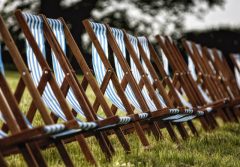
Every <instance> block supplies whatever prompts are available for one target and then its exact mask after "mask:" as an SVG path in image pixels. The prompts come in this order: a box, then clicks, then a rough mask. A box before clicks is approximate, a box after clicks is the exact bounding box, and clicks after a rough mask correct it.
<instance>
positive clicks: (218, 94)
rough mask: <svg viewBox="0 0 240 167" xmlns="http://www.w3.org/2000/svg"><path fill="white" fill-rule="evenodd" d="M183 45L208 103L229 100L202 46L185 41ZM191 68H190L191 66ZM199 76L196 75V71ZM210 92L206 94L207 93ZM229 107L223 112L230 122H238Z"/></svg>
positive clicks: (192, 71)
mask: <svg viewBox="0 0 240 167" xmlns="http://www.w3.org/2000/svg"><path fill="white" fill-rule="evenodd" d="M183 45H184V47H185V49H186V51H187V53H188V55H189V56H188V61H189V62H190V63H189V64H191V73H195V74H194V75H195V76H197V80H198V81H197V82H199V84H198V85H199V88H201V86H200V85H201V84H202V86H204V88H205V90H203V89H202V90H201V91H202V92H203V93H202V94H205V97H206V99H209V100H208V103H212V102H213V101H217V100H223V101H224V100H225V99H229V100H230V97H229V94H228V92H227V90H225V89H224V88H223V87H222V85H221V83H220V82H219V80H218V78H217V77H216V76H215V78H214V77H213V75H212V73H213V71H212V70H211V67H210V66H209V63H208V61H207V60H206V58H205V53H204V52H203V50H202V48H201V46H200V45H196V44H195V43H193V42H190V41H183ZM189 67H190V66H189ZM195 70H196V71H197V72H198V74H196V71H195ZM206 91H207V92H208V94H207V93H205V92H206ZM229 107H231V106H229V105H226V107H224V108H223V109H222V110H223V112H224V113H225V115H226V117H227V119H228V120H230V121H237V117H236V115H235V114H234V113H233V112H232V111H231V109H229Z"/></svg>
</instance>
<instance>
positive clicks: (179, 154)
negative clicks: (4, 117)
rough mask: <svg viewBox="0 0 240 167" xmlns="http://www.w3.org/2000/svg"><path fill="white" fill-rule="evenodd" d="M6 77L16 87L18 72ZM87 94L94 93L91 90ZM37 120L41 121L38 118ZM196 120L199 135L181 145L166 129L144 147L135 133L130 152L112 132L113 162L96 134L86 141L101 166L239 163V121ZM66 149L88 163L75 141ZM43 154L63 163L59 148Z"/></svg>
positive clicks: (12, 160)
mask: <svg viewBox="0 0 240 167" xmlns="http://www.w3.org/2000/svg"><path fill="white" fill-rule="evenodd" d="M7 79H8V82H9V83H10V84H11V87H12V88H13V89H14V88H15V87H16V84H17V79H18V75H17V74H16V73H14V72H10V73H9V72H7ZM87 94H88V95H90V96H92V92H91V91H90V90H89V91H88V92H87ZM28 97H29V95H27V94H25V99H27V100H26V101H25V102H24V103H23V104H21V108H22V109H23V110H24V111H26V110H27V103H29V99H30V98H28ZM35 122H38V123H40V122H41V121H40V119H38V118H37V119H35ZM38 123H37V124H38ZM194 123H195V124H196V125H198V126H197V127H198V130H199V131H200V137H199V138H196V137H191V138H190V139H188V140H187V141H182V142H181V143H180V144H179V145H177V144H175V143H173V142H172V141H171V139H170V138H169V136H168V135H167V133H166V131H163V134H164V136H165V139H164V140H161V141H156V140H155V139H154V137H153V136H152V135H148V139H149V141H150V143H151V146H152V148H150V149H149V150H145V149H144V148H143V147H142V146H141V144H140V142H139V140H138V138H137V137H136V135H134V134H131V135H128V136H127V140H128V141H129V143H130V146H131V148H132V152H131V153H129V154H126V153H124V151H123V149H122V147H121V146H120V144H119V142H118V141H117V140H116V138H115V137H114V136H111V138H110V140H111V142H112V143H113V145H114V148H115V150H116V154H115V155H114V156H113V159H112V161H111V162H108V161H106V159H105V158H104V155H103V154H102V152H101V151H100V148H99V146H98V144H97V141H96V140H95V138H88V139H87V142H88V144H89V146H90V148H91V150H92V152H93V154H94V156H95V158H96V160H97V162H98V163H99V166H109V167H111V166H117V167H123V166H127V167H132V166H139V167H145V166H149V167H150V166H184V167H185V166H210V167H211V166H212V167H215V166H226V167H228V166H229V167H230V166H240V159H239V155H240V140H239V138H240V124H225V125H222V126H221V127H220V128H219V129H217V130H215V131H213V132H211V133H205V132H203V131H202V129H201V127H200V124H199V122H198V121H195V122H194ZM67 151H68V153H69V154H70V156H71V158H72V160H73V162H74V164H75V165H76V166H89V164H87V162H86V161H85V159H84V157H83V155H82V153H81V151H80V149H79V146H78V144H77V143H76V142H73V143H70V144H67ZM43 155H44V158H45V159H46V161H47V162H48V164H49V165H50V166H64V165H63V163H62V161H61V160H60V156H59V154H58V153H57V151H56V149H54V148H50V149H47V150H44V151H43ZM7 161H8V162H9V165H10V166H25V165H26V164H25V163H24V161H23V157H22V156H20V155H13V156H9V157H7Z"/></svg>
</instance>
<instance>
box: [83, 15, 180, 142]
mask: <svg viewBox="0 0 240 167" xmlns="http://www.w3.org/2000/svg"><path fill="white" fill-rule="evenodd" d="M83 24H84V26H85V29H86V30H87V32H88V34H89V36H90V39H91V40H92V42H93V43H94V45H95V47H96V49H97V51H98V53H99V55H100V57H101V60H102V62H103V64H104V66H105V68H106V69H108V68H112V67H111V64H110V63H109V62H108V60H107V58H106V56H105V53H104V51H103V50H102V48H101V46H100V43H99V41H98V40H96V39H97V37H96V36H95V34H94V32H93V29H92V27H91V25H90V22H89V21H88V20H85V21H83ZM105 26H106V27H107V38H108V41H109V45H110V47H111V50H112V51H113V52H114V53H115V55H116V57H117V59H118V61H119V63H120V65H121V66H122V69H123V71H124V74H125V75H124V77H123V80H122V83H121V86H122V88H123V89H125V88H126V86H127V84H130V86H131V87H132V90H133V92H134V94H135V96H136V97H138V100H139V104H141V105H142V106H141V107H142V108H143V111H145V112H146V111H149V108H148V106H147V104H146V102H145V100H144V98H143V96H142V95H141V91H140V87H139V85H138V84H137V83H136V81H135V79H134V77H133V75H132V73H131V69H130V67H129V66H128V64H127V62H126V60H125V58H124V57H123V55H122V53H121V51H120V49H119V47H118V45H117V43H116V41H115V39H114V37H113V34H112V33H111V30H110V27H109V26H108V25H105ZM113 83H114V84H117V81H116V80H114V81H113ZM141 84H142V83H141ZM158 113H159V112H151V113H150V114H158ZM160 113H161V114H162V112H161V109H160ZM152 116H153V115H152ZM152 116H151V117H152ZM153 117H154V116H153ZM161 126H162V125H161ZM167 129H168V131H169V134H170V136H171V137H172V139H173V140H175V141H176V139H177V138H176V134H175V132H174V131H173V130H172V125H171V124H167Z"/></svg>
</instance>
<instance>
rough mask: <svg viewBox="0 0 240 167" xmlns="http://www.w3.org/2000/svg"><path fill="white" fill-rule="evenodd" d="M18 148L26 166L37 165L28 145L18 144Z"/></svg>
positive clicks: (36, 166) (35, 166)
mask: <svg viewBox="0 0 240 167" xmlns="http://www.w3.org/2000/svg"><path fill="white" fill-rule="evenodd" d="M19 149H20V151H21V153H22V155H23V157H24V159H25V161H26V163H27V165H28V166H32V167H39V165H38V163H37V161H36V159H35V157H34V156H33V153H32V151H31V150H30V148H29V146H28V145H25V144H24V145H21V146H19Z"/></svg>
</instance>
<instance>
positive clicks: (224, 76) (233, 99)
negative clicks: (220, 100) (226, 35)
mask: <svg viewBox="0 0 240 167" xmlns="http://www.w3.org/2000/svg"><path fill="white" fill-rule="evenodd" d="M204 51H205V53H206V55H207V56H208V59H209V61H211V63H212V64H213V67H214V69H215V71H216V74H217V75H218V78H219V80H220V82H221V83H222V85H223V86H224V88H225V92H226V93H227V94H228V95H229V98H230V104H229V106H230V107H232V108H233V109H234V111H235V112H234V113H233V114H235V113H237V109H238V108H239V101H240V91H239V89H238V85H237V80H236V79H235V77H234V74H233V72H232V71H231V69H230V67H229V65H228V63H227V61H226V59H225V58H224V56H223V55H222V53H221V51H220V50H217V49H209V48H206V47H205V48H204ZM223 67H224V68H223Z"/></svg>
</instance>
